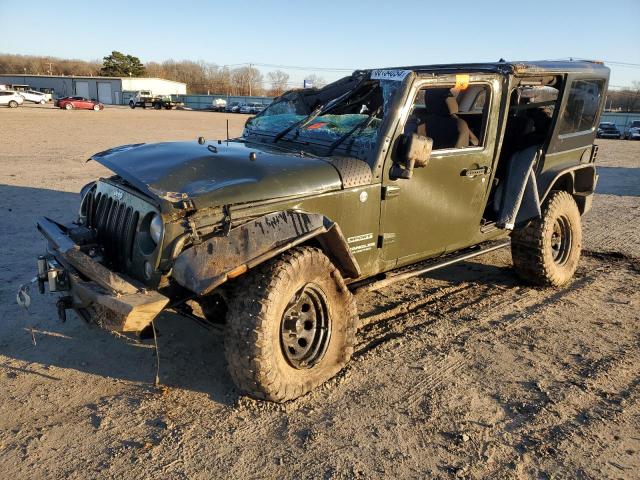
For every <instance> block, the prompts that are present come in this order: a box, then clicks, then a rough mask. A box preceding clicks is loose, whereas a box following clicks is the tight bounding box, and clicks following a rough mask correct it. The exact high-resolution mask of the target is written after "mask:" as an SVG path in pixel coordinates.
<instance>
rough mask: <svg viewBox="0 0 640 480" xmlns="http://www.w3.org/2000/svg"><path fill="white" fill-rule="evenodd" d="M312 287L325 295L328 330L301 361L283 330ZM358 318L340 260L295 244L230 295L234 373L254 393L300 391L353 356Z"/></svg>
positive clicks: (286, 395) (229, 347)
mask: <svg viewBox="0 0 640 480" xmlns="http://www.w3.org/2000/svg"><path fill="white" fill-rule="evenodd" d="M308 289H312V290H313V291H314V292H316V293H315V294H314V295H316V294H317V295H318V297H317V298H321V297H323V298H324V300H323V302H324V303H323V305H326V310H324V311H325V312H326V313H327V318H328V319H329V321H328V324H327V325H326V329H325V330H328V333H329V335H328V337H324V338H325V340H324V341H323V344H324V343H325V342H326V345H325V346H324V347H323V348H324V349H323V350H322V351H323V353H322V355H321V356H317V354H316V358H315V361H314V362H313V363H311V361H310V362H309V363H310V365H308V366H304V365H303V366H300V365H298V366H297V367H296V366H295V365H294V363H292V362H293V360H292V359H291V358H288V356H290V355H291V351H289V352H286V351H285V348H289V347H286V345H285V344H284V342H285V340H283V338H285V337H286V335H285V334H284V333H283V331H285V328H288V327H286V325H287V323H285V319H286V321H288V322H291V316H290V315H291V314H290V312H291V311H292V309H294V308H296V305H298V303H299V302H300V298H306V297H305V295H307V293H305V292H307V290H308ZM296 302H297V303H296ZM304 306H305V305H303V307H304ZM306 306H307V310H308V307H309V306H308V305H306ZM323 308H324V307H323ZM301 311H305V310H304V308H303V309H302V310H301ZM357 318H358V312H357V306H356V303H355V300H354V298H353V296H352V295H351V292H349V290H348V289H347V287H346V285H345V282H344V280H343V278H342V276H341V275H340V272H339V271H338V269H337V268H336V267H335V265H333V264H332V263H331V261H330V260H329V259H328V258H327V257H326V256H325V255H324V254H323V253H322V251H321V250H319V249H317V248H312V247H296V248H293V249H291V250H290V251H288V252H286V253H284V254H283V255H281V256H279V257H277V258H275V259H273V260H271V261H269V262H266V263H265V264H263V265H261V266H260V267H257V268H256V269H254V270H252V271H250V272H249V273H248V274H247V275H245V277H244V278H242V279H240V281H239V283H238V285H237V287H236V288H235V293H234V294H233V295H232V297H231V298H230V300H229V312H228V314H227V327H226V332H225V352H226V357H227V362H228V364H229V371H230V373H231V377H232V378H233V381H234V383H235V384H236V386H237V387H238V388H239V389H240V390H242V391H243V392H245V393H247V394H249V395H250V396H252V397H255V398H260V399H266V400H271V401H274V402H284V401H287V400H292V399H294V398H297V397H300V396H301V395H304V394H305V393H307V392H309V391H310V390H312V389H313V388H315V387H317V386H318V385H320V384H322V383H324V382H325V381H327V380H329V379H330V378H332V377H333V376H334V375H336V374H337V373H338V372H339V371H340V370H341V369H342V368H343V367H344V366H345V365H346V364H347V362H348V361H349V360H350V358H351V355H352V353H353V346H354V343H355V335H356V327H357ZM314 321H315V320H314ZM289 325H290V324H289ZM304 328H306V326H305V327H304ZM321 330H322V329H320V328H318V329H317V330H316V329H314V331H316V332H320V331H321ZM303 334H304V332H303ZM314 341H315V340H314Z"/></svg>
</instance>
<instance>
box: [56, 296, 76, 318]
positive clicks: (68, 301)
mask: <svg viewBox="0 0 640 480" xmlns="http://www.w3.org/2000/svg"><path fill="white" fill-rule="evenodd" d="M56 308H57V309H58V318H59V319H60V321H61V322H62V323H64V322H66V321H67V310H68V309H70V308H73V298H72V297H71V296H69V295H67V296H65V297H60V298H59V299H58V301H57V302H56Z"/></svg>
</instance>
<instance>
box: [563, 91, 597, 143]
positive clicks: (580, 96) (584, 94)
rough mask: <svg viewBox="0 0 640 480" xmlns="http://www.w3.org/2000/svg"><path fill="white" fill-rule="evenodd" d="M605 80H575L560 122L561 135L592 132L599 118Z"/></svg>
mask: <svg viewBox="0 0 640 480" xmlns="http://www.w3.org/2000/svg"><path fill="white" fill-rule="evenodd" d="M603 90H604V80H575V81H574V82H573V83H572V84H571V90H570V91H569V97H568V98H567V104H566V106H565V109H564V112H563V114H562V118H561V120H560V130H559V133H560V135H566V134H569V133H576V132H584V131H589V130H591V129H592V128H593V127H594V125H595V121H596V117H597V116H598V108H599V107H600V100H601V99H602V93H603Z"/></svg>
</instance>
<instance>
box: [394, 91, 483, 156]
mask: <svg viewBox="0 0 640 480" xmlns="http://www.w3.org/2000/svg"><path fill="white" fill-rule="evenodd" d="M489 98H490V90H489V86H488V85H484V84H470V85H469V86H468V87H467V88H466V89H464V90H460V91H457V90H454V88H453V85H452V86H450V87H449V86H447V87H441V86H438V87H426V88H423V89H421V90H420V91H419V92H418V93H417V95H416V98H415V100H414V102H413V105H412V108H411V113H410V115H409V118H408V119H407V123H406V124H405V128H404V133H417V134H418V135H422V136H425V137H429V138H431V139H432V140H433V150H444V149H451V148H461V149H463V148H471V147H481V146H483V145H484V137H485V135H484V132H485V128H486V124H487V118H488V113H489V102H488V99H489Z"/></svg>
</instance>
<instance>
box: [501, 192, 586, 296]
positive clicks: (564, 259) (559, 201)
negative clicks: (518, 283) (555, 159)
mask: <svg viewBox="0 0 640 480" xmlns="http://www.w3.org/2000/svg"><path fill="white" fill-rule="evenodd" d="M581 249H582V227H581V222H580V211H579V210H578V206H577V205H576V202H575V200H574V199H573V197H572V196H571V195H569V194H568V193H567V192H563V191H556V192H553V193H552V194H551V195H550V196H549V199H548V200H547V201H546V202H545V204H544V206H543V209H542V216H541V217H540V218H537V219H535V220H533V221H531V222H530V223H529V224H528V225H527V226H526V227H525V228H522V229H519V230H515V231H514V232H513V234H512V235H511V257H512V259H513V265H514V267H515V269H516V272H517V273H518V276H520V278H522V279H523V280H525V281H527V282H529V283H533V284H534V285H542V286H554V287H559V286H561V285H564V284H566V283H567V282H569V280H571V278H572V277H573V274H574V273H575V271H576V268H578V262H579V261H580V252H581Z"/></svg>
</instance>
